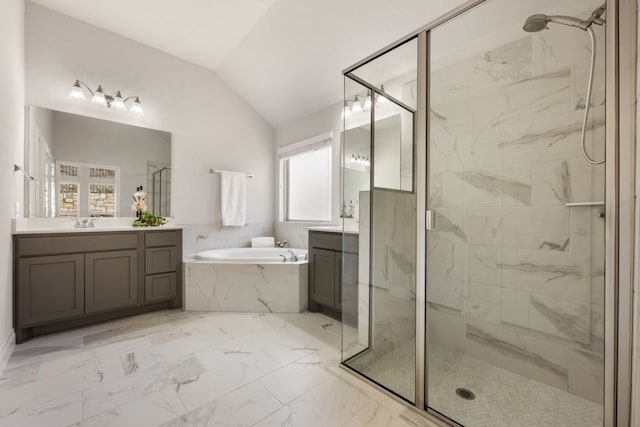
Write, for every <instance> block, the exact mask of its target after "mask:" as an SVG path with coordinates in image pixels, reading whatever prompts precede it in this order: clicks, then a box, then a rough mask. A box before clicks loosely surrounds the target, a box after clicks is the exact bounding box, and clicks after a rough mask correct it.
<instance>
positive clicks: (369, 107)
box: [362, 95, 371, 111]
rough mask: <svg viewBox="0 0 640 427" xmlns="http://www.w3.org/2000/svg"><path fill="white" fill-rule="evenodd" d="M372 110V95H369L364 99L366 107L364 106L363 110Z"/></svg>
mask: <svg viewBox="0 0 640 427" xmlns="http://www.w3.org/2000/svg"><path fill="white" fill-rule="evenodd" d="M370 109H371V95H367V96H366V97H365V98H364V105H363V106H362V110H364V111H369V110H370Z"/></svg>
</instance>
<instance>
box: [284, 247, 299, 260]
mask: <svg viewBox="0 0 640 427" xmlns="http://www.w3.org/2000/svg"><path fill="white" fill-rule="evenodd" d="M287 252H289V253H290V254H291V261H293V262H298V261H299V259H298V255H296V253H295V252H293V251H292V250H291V249H288V250H287Z"/></svg>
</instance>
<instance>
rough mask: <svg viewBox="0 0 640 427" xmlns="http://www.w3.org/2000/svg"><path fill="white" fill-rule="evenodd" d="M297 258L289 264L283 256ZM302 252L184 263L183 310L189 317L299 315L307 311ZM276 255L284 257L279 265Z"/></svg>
mask: <svg viewBox="0 0 640 427" xmlns="http://www.w3.org/2000/svg"><path fill="white" fill-rule="evenodd" d="M289 250H291V251H293V252H294V253H295V254H296V255H298V256H299V257H300V258H299V260H298V261H297V262H294V261H292V260H291V258H292V256H291V254H290V253H289V252H288V251H289ZM306 254H307V250H305V249H296V248H293V249H289V248H284V249H281V248H229V249H211V250H207V251H202V252H198V253H197V254H196V255H195V257H193V258H191V259H187V260H185V262H184V269H185V271H184V289H185V290H184V293H185V298H184V306H185V310H190V311H223V312H229V311H231V312H233V311H239V312H251V313H300V312H303V311H305V310H306V309H307V298H308V294H309V291H308V287H309V285H308V283H309V282H308V262H307V260H306V259H305V258H306V257H305V255H306ZM280 255H285V256H286V258H287V260H286V262H283V258H282V256H280Z"/></svg>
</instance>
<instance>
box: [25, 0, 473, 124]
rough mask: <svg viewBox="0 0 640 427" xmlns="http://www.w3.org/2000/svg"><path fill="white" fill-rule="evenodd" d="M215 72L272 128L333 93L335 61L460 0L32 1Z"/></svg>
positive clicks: (337, 78)
mask: <svg viewBox="0 0 640 427" xmlns="http://www.w3.org/2000/svg"><path fill="white" fill-rule="evenodd" d="M32 1H33V2H34V3H37V4H40V5H42V6H44V7H47V8H50V9H53V10H56V11H58V12H61V13H63V14H66V15H69V16H72V17H74V18H77V19H80V20H82V21H85V22H88V23H90V24H93V25H95V26H98V27H100V28H103V29H106V30H109V31H112V32H114V33H116V34H119V35H122V36H124V37H127V38H130V39H132V40H136V41H138V42H140V43H144V44H146V45H148V46H151V47H153V48H156V49H159V50H161V51H164V52H167V53H170V54H172V55H174V56H177V57H179V58H182V59H184V60H187V61H190V62H193V63H195V64H198V65H201V66H203V67H206V68H209V69H211V70H213V71H215V72H217V73H218V74H219V75H220V77H221V78H222V79H223V80H225V81H226V82H227V84H229V85H230V86H231V87H232V88H233V89H234V90H235V91H236V92H237V93H238V94H240V95H241V96H242V97H243V98H244V99H245V100H246V101H247V102H248V103H249V104H250V105H252V106H253V108H254V109H255V110H256V111H257V112H258V113H259V114H261V115H262V116H263V117H264V118H265V119H266V120H267V121H268V122H269V123H271V125H272V126H274V127H275V128H279V127H282V126H285V125H287V124H289V123H292V122H294V121H296V120H298V119H300V118H302V117H305V116H307V115H309V114H312V113H314V112H316V111H318V110H320V109H322V108H325V107H327V106H329V105H331V104H333V103H335V102H338V101H339V100H340V99H341V98H342V75H341V71H342V69H344V68H346V67H347V66H349V65H351V64H352V63H355V62H356V61H358V60H359V59H361V58H363V57H365V56H367V55H369V54H370V53H373V52H374V51H377V50H378V49H380V48H382V47H384V46H385V45H387V44H389V43H391V42H393V41H394V40H396V39H398V38H400V37H402V36H404V35H406V34H407V33H409V32H411V31H413V30H415V29H417V28H419V27H421V26H422V25H424V24H426V23H427V22H428V21H430V20H432V19H434V18H436V17H438V16H439V15H441V14H443V13H445V12H447V11H448V10H450V9H452V8H454V7H456V6H458V5H459V4H461V3H463V0H447V1H442V0H393V1H389V0H188V1H177V0H109V1H100V0H32Z"/></svg>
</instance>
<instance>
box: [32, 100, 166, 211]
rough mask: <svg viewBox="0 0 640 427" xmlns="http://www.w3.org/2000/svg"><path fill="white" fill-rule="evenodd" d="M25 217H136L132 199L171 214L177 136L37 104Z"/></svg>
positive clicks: (33, 113) (33, 108) (33, 125)
mask: <svg viewBox="0 0 640 427" xmlns="http://www.w3.org/2000/svg"><path fill="white" fill-rule="evenodd" d="M28 115H29V125H28V132H27V144H25V151H26V152H25V156H26V161H25V165H26V167H25V173H26V175H27V177H28V181H29V183H28V185H27V186H25V192H26V194H25V199H26V201H27V202H28V203H26V204H25V205H26V206H25V216H29V217H134V216H135V212H134V211H132V210H131V204H132V199H131V194H132V193H133V192H135V191H136V189H137V188H138V187H142V188H143V190H144V191H145V192H146V193H147V208H148V210H149V211H150V212H152V213H153V214H155V215H161V216H170V215H171V202H170V200H171V134H170V133H168V132H163V131H159V130H154V129H147V128H142V127H138V126H132V125H127V124H123V123H117V122H111V121H107V120H101V119H95V118H91V117H86V116H81V115H77V114H70V113H64V112H61V111H55V110H50V109H47V108H41V107H34V106H31V107H29V109H28Z"/></svg>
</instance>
